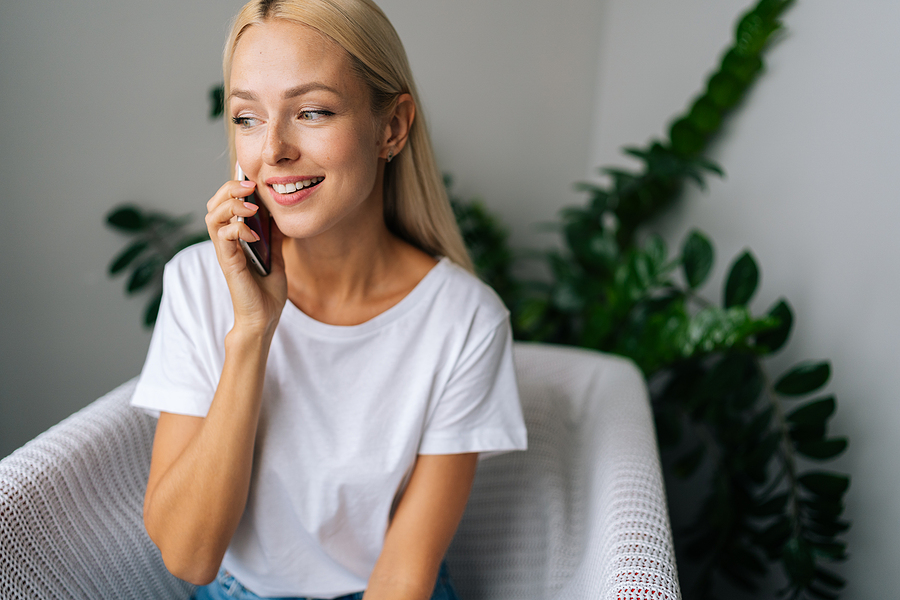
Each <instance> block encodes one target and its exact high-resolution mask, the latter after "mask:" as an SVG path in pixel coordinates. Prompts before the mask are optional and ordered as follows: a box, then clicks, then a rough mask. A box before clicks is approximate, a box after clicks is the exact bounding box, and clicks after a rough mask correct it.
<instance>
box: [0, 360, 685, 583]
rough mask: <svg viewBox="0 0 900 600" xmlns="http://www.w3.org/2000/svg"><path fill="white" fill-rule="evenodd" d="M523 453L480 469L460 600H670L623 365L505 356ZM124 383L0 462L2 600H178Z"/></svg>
mask: <svg viewBox="0 0 900 600" xmlns="http://www.w3.org/2000/svg"><path fill="white" fill-rule="evenodd" d="M516 368H517V373H518V378H519V385H520V390H521V394H522V402H523V407H524V410H525V420H526V422H527V424H528V432H529V436H528V437H529V449H528V451H527V452H514V453H510V454H505V455H501V456H498V457H494V458H489V459H487V460H485V461H483V462H482V463H481V464H480V465H479V469H478V475H477V477H476V481H475V487H474V489H473V492H472V497H471V500H470V501H469V505H468V508H467V509H466V514H465V516H464V518H463V522H462V524H461V526H460V529H459V532H458V533H457V535H456V538H455V539H454V541H453V544H452V546H451V548H450V552H449V554H448V562H449V565H450V570H451V573H452V575H453V579H454V582H455V584H456V587H457V590H458V592H459V594H460V597H461V598H462V599H463V600H482V599H483V600H530V599H535V600H536V599H550V598H559V599H560V600H563V599H566V600H568V599H574V600H580V599H584V600H586V599H588V598H592V599H603V600H607V599H609V600H645V599H648V600H649V599H652V600H666V599H667V600H675V599H676V598H680V596H681V594H680V591H679V588H678V578H677V574H676V570H675V556H674V552H673V550H672V541H671V537H672V536H671V530H670V525H669V518H668V513H667V510H666V503H665V493H664V488H663V482H662V474H661V471H660V466H659V458H658V452H657V448H656V439H655V436H654V431H653V425H652V419H651V413H650V407H649V404H648V400H647V392H646V388H645V386H644V382H643V378H642V377H641V374H640V373H639V372H638V371H637V369H635V368H634V366H633V365H632V364H631V363H629V362H627V361H626V360H623V359H620V358H615V357H611V356H607V355H603V354H599V353H596V352H589V351H584V350H578V349H573V348H564V347H556V346H546V345H536V344H516ZM133 389H134V382H129V383H126V384H124V385H122V386H121V387H119V388H117V389H115V390H113V391H112V392H110V393H109V394H107V395H106V396H104V397H103V398H100V399H99V400H97V401H96V402H94V403H92V404H91V405H89V406H88V407H86V408H85V409H83V410H81V411H79V412H78V413H76V414H74V415H72V416H71V417H69V418H68V419H66V420H65V421H63V422H62V423H60V424H59V425H57V426H55V427H53V428H52V429H50V430H49V431H47V432H45V433H44V434H42V435H40V436H39V437H37V438H36V439H34V440H33V441H31V442H29V443H28V444H26V445H25V446H23V447H22V448H20V449H19V450H17V451H16V452H14V453H13V454H12V455H10V456H9V457H7V458H5V459H4V460H3V461H2V462H0V598H3V599H4V600H12V599H16V600H18V599H28V600H32V599H35V598H39V599H44V598H78V599H82V598H84V599H91V600H96V599H102V598H115V599H125V598H136V599H155V598H187V597H188V596H189V595H190V591H191V586H190V585H188V584H186V583H184V582H182V581H180V580H178V579H176V578H174V577H172V576H171V575H169V573H168V572H167V571H166V569H165V566H164V565H163V563H162V560H161V558H160V556H159V552H158V551H157V550H156V548H155V546H154V545H153V543H152V542H151V541H150V539H149V538H148V537H147V534H146V533H145V531H144V528H143V523H142V520H141V506H142V502H143V495H144V486H145V484H146V480H147V473H148V470H149V465H150V449H151V445H152V441H153V430H154V427H155V425H156V423H155V421H154V420H153V419H152V418H150V417H148V416H146V415H145V414H143V413H141V412H139V411H137V410H134V409H132V408H131V407H130V406H129V405H128V399H129V398H130V396H131V393H132V391H133Z"/></svg>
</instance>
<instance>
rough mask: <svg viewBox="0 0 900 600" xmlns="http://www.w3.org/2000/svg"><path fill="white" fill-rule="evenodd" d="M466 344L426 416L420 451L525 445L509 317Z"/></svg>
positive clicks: (518, 447)
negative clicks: (444, 385)
mask: <svg viewBox="0 0 900 600" xmlns="http://www.w3.org/2000/svg"><path fill="white" fill-rule="evenodd" d="M468 346H470V347H466V348H464V350H463V352H462V353H461V355H460V357H459V359H458V361H457V364H456V365H455V367H454V368H453V370H452V372H451V374H450V378H449V380H448V382H447V385H446V387H445V388H444V391H443V393H442V394H441V396H440V398H439V400H438V402H437V405H436V406H435V409H434V411H433V413H432V414H431V415H430V418H429V419H428V422H427V424H426V427H425V432H424V434H423V436H422V441H421V444H420V446H419V454H460V453H466V452H479V453H483V455H487V454H495V453H500V452H506V451H509V450H525V449H526V447H527V434H526V431H525V421H524V419H523V417H522V407H521V404H520V402H519V392H518V386H517V384H516V372H515V367H514V364H513V354H512V333H511V331H510V327H509V319H508V318H504V319H503V320H502V321H501V322H500V323H499V324H498V325H497V326H496V327H494V328H493V329H492V330H491V331H490V332H489V333H488V335H486V336H484V337H483V338H482V339H480V340H475V341H474V342H473V343H472V344H470V345H468Z"/></svg>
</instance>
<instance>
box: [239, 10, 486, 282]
mask: <svg viewBox="0 0 900 600" xmlns="http://www.w3.org/2000/svg"><path fill="white" fill-rule="evenodd" d="M270 19H283V20H286V21H291V22H294V23H299V24H302V25H306V26H308V27H312V28H313V29H315V30H317V31H319V32H320V33H322V34H324V35H326V36H328V37H329V38H331V39H332V40H334V41H335V42H336V43H337V44H338V45H339V46H340V47H341V48H343V49H344V50H345V51H346V52H347V54H348V55H349V57H350V60H351V63H352V64H353V68H354V70H355V71H356V72H357V74H358V75H359V76H360V77H361V78H362V81H364V82H365V83H366V84H367V85H368V86H369V88H370V89H371V91H372V103H373V107H372V108H373V113H374V114H375V116H376V117H383V116H385V115H387V114H390V111H392V110H393V108H394V107H395V106H396V102H397V99H398V97H399V96H400V95H401V94H404V93H408V94H410V95H411V96H412V98H413V101H414V102H415V105H416V118H415V120H414V121H413V124H412V128H411V129H410V132H409V138H408V140H407V143H406V147H405V148H404V149H403V151H402V152H400V153H399V154H398V155H397V156H396V157H395V158H394V159H393V160H392V161H391V162H390V163H388V164H386V165H385V172H384V221H385V223H386V225H387V227H388V229H390V230H391V232H393V233H394V234H395V235H397V236H398V237H400V238H401V239H403V240H406V241H407V242H409V243H411V244H412V245H414V246H416V247H418V248H419V249H421V250H423V251H425V252H427V253H428V254H430V255H432V256H446V257H448V258H449V259H450V260H452V261H453V262H455V263H456V264H458V265H460V266H462V267H464V268H465V269H467V270H469V271H472V270H473V269H472V260H471V259H470V258H469V254H468V252H467V251H466V247H465V244H464V243H463V239H462V235H460V232H459V227H458V226H457V224H456V219H455V218H454V217H453V211H452V209H451V208H450V202H449V201H448V199H447V191H446V189H445V188H444V185H443V181H442V179H441V176H440V172H439V171H438V168H437V163H436V162H435V159H434V151H433V150H432V147H431V140H430V138H429V136H428V129H427V127H426V125H425V119H424V116H423V115H422V111H421V104H420V103H419V98H418V93H417V92H416V85H415V83H414V82H413V77H412V71H411V70H410V68H409V62H408V61H407V58H406V51H405V50H404V49H403V43H402V42H401V41H400V37H399V36H398V35H397V32H396V31H395V30H394V27H393V26H392V25H391V23H390V21H388V19H387V17H386V16H385V15H384V13H383V12H382V11H381V9H380V8H378V6H377V5H376V4H375V3H374V2H372V1H371V0H251V2H248V3H247V4H246V5H245V6H244V8H242V9H241V11H240V12H239V13H238V15H237V16H236V17H235V19H234V22H233V24H232V27H231V33H230V35H229V36H228V41H227V43H226V44H225V55H224V60H223V69H224V75H225V95H226V98H227V96H228V91H229V90H230V89H231V88H230V85H231V82H230V78H231V64H232V59H233V57H234V50H235V47H236V46H237V43H238V41H239V40H240V38H241V36H242V35H243V33H244V32H245V31H246V30H247V28H248V27H250V26H252V25H255V24H259V23H263V22H265V21H267V20H270ZM227 114H228V113H227V112H226V116H227ZM225 123H226V127H227V133H228V143H229V146H230V150H231V164H234V162H235V160H236V156H235V149H234V133H235V131H234V124H233V123H232V122H231V119H228V118H226V119H225Z"/></svg>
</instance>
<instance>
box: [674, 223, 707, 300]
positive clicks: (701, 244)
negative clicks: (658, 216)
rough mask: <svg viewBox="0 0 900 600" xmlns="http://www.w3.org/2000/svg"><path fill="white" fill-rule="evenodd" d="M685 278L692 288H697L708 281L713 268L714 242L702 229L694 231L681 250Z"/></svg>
mask: <svg viewBox="0 0 900 600" xmlns="http://www.w3.org/2000/svg"><path fill="white" fill-rule="evenodd" d="M681 257H682V258H681V261H682V263H681V264H682V267H683V269H684V278H685V279H686V280H687V284H688V286H689V287H690V288H691V289H696V288H698V287H699V286H700V285H702V284H703V282H704V281H706V278H707V277H708V276H709V272H710V271H711V270H712V266H713V260H714V252H713V247H712V244H711V243H710V241H709V238H707V237H706V236H705V235H703V233H701V232H700V231H696V230H695V231H692V232H691V233H690V235H689V236H688V238H687V240H685V242H684V246H683V247H682V250H681Z"/></svg>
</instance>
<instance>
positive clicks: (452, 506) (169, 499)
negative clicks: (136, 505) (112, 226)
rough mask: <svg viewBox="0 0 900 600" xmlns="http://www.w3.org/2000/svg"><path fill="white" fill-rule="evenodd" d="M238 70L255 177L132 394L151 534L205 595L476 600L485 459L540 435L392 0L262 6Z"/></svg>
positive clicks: (244, 41) (229, 194)
mask: <svg viewBox="0 0 900 600" xmlns="http://www.w3.org/2000/svg"><path fill="white" fill-rule="evenodd" d="M224 71H225V90H226V97H227V103H226V110H227V114H226V116H227V117H229V118H230V122H229V125H228V138H229V142H230V144H231V150H232V158H233V159H234V161H235V162H236V163H237V164H239V165H240V166H241V167H242V169H243V171H244V173H246V177H247V180H246V181H237V180H235V181H229V182H227V183H225V185H223V186H222V187H221V188H220V189H219V190H218V192H216V194H215V195H214V196H213V197H212V199H211V200H210V201H209V203H208V204H207V209H208V214H207V217H206V222H207V226H208V230H209V234H210V238H211V241H210V242H208V243H205V244H201V245H198V246H194V247H192V248H189V249H188V250H186V251H184V252H182V253H181V254H180V255H178V256H177V257H176V258H175V259H173V261H172V262H171V263H170V264H169V265H168V266H167V268H166V274H165V282H164V289H165V292H164V298H163V304H162V307H161V310H160V316H159V320H158V322H157V326H156V329H155V331H154V334H153V339H152V341H151V345H150V351H149V353H148V356H147V361H146V363H145V366H144V369H143V372H142V375H141V380H140V383H139V385H138V388H137V390H136V392H135V396H134V399H133V401H132V402H133V404H134V405H135V406H139V407H142V408H144V409H147V410H151V411H156V412H159V421H158V425H157V429H156V437H155V441H154V446H153V458H152V464H151V469H150V476H149V481H148V484H147V492H146V497H145V502H144V522H145V524H146V528H147V531H148V533H149V534H150V537H151V539H152V540H153V541H154V542H155V543H156V545H157V546H158V547H159V549H160V551H161V553H162V557H163V560H164V561H165V564H166V566H167V567H168V569H169V570H170V571H171V572H172V573H173V574H174V575H176V576H178V577H180V578H182V579H185V580H187V581H189V582H192V583H194V584H197V585H198V586H202V587H199V588H198V589H197V592H196V597H197V598H226V597H227V598H266V597H269V598H275V597H277V598H365V599H366V600H377V599H390V600H401V599H407V598H408V599H419V600H426V599H428V598H455V597H456V595H455V593H454V592H453V589H452V586H451V585H450V583H449V580H448V575H447V572H446V568H445V567H444V566H443V565H442V560H443V556H444V553H445V552H446V549H447V547H448V545H449V543H450V540H451V538H452V537H453V534H454V532H455V530H456V527H457V525H458V523H459V520H460V518H461V516H462V513H463V509H464V507H465V504H466V501H467V498H468V495H469V490H470V488H471V484H472V480H473V478H474V475H475V468H476V462H477V459H478V456H479V454H480V453H485V452H492V453H493V452H502V451H508V450H516V449H524V448H525V445H526V434H525V427H524V423H523V420H522V414H521V409H520V407H519V400H518V394H517V390H516V382H515V377H514V371H513V363H512V352H511V337H510V329H509V324H508V313H507V311H506V309H505V308H504V307H503V305H502V303H501V302H500V301H499V299H498V298H497V296H496V295H495V294H494V293H493V292H492V291H491V290H490V289H489V288H487V287H486V286H484V285H483V284H482V283H480V282H479V281H478V280H477V279H476V278H475V277H474V276H473V275H472V274H471V265H470V262H469V259H468V256H467V255H466V251H465V248H464V246H463V244H462V241H461V237H460V234H459V231H458V230H457V228H456V225H455V222H454V220H453V216H452V213H451V211H450V208H449V205H448V202H447V199H446V196H445V193H444V191H443V187H442V185H441V181H440V177H439V174H438V171H437V169H436V167H435V163H434V158H433V155H432V150H431V145H430V141H429V139H428V135H427V131H426V128H425V125H424V122H423V120H422V115H421V112H420V111H419V110H418V109H419V105H418V100H417V96H416V90H415V86H414V84H413V81H412V76H411V74H410V70H409V66H408V63H407V60H406V56H405V54H404V51H403V47H402V45H401V43H400V40H399V38H398V37H397V35H396V33H395V31H394V29H393V28H392V27H391V25H390V23H389V22H388V21H387V19H386V17H385V16H384V14H383V13H382V12H381V11H380V9H378V7H377V6H375V4H373V3H372V2H371V1H370V0H253V1H252V2H250V3H249V4H247V5H246V6H245V7H244V8H243V9H242V10H241V12H240V13H239V14H238V16H237V17H236V19H235V22H234V25H233V28H232V32H231V35H230V37H229V39H228V42H227V45H226V48H225V56H224ZM254 192H255V193H256V195H257V196H258V198H259V199H260V201H261V203H262V204H263V205H265V207H266V208H267V209H268V211H269V212H270V213H271V219H272V220H271V224H272V230H273V238H272V257H271V259H272V264H271V273H270V274H269V275H268V276H264V277H263V276H260V275H258V274H257V273H256V272H255V271H254V270H253V269H252V267H251V266H249V265H248V262H247V259H246V258H245V256H244V254H243V253H242V251H241V247H240V245H239V240H244V241H246V242H253V241H255V240H256V237H257V236H256V234H255V233H254V232H253V231H252V230H251V229H250V228H249V227H248V226H247V224H246V223H244V222H241V221H239V220H238V217H251V216H253V215H254V214H255V213H256V211H257V207H256V205H254V204H251V203H247V202H245V198H247V197H248V196H249V195H250V194H251V193H254Z"/></svg>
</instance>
